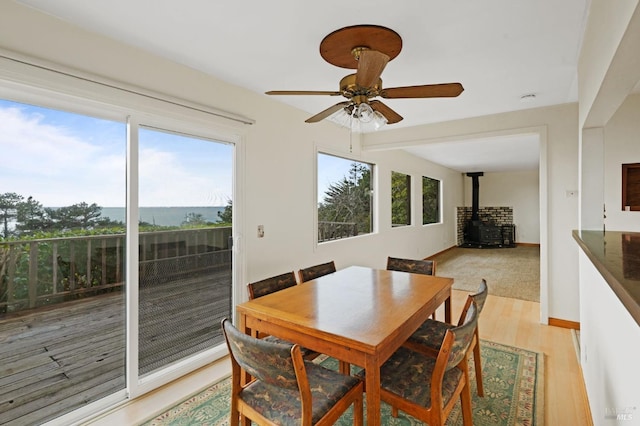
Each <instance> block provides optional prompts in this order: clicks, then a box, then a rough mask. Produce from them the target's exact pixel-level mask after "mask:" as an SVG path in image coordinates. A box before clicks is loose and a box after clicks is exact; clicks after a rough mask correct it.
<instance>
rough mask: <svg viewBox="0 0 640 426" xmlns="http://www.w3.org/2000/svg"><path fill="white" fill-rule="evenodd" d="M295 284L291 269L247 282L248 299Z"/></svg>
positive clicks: (294, 276)
mask: <svg viewBox="0 0 640 426" xmlns="http://www.w3.org/2000/svg"><path fill="white" fill-rule="evenodd" d="M296 284H297V281H296V274H295V273H294V272H293V271H291V272H287V273H286V274H281V275H277V276H275V277H271V278H266V279H264V280H261V281H256V282H253V283H249V284H247V288H248V289H249V299H251V300H253V299H255V298H257V297H262V296H266V295H267V294H271V293H275V292H276V291H280V290H284V289H285V288H289V287H293V286H295V285H296Z"/></svg>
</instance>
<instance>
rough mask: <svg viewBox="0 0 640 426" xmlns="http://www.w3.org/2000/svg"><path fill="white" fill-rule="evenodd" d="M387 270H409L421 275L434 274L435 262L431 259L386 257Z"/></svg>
mask: <svg viewBox="0 0 640 426" xmlns="http://www.w3.org/2000/svg"><path fill="white" fill-rule="evenodd" d="M387 270H389V271H400V272H411V273H414V274H422V275H435V274H436V263H435V261H433V260H419V259H401V258H398V257H388V258H387Z"/></svg>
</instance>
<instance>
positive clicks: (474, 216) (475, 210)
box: [467, 172, 484, 220]
mask: <svg viewBox="0 0 640 426" xmlns="http://www.w3.org/2000/svg"><path fill="white" fill-rule="evenodd" d="M467 176H469V177H470V178H471V184H472V186H473V192H472V193H471V220H480V214H479V211H480V182H479V179H478V178H479V177H480V176H484V172H474V173H467Z"/></svg>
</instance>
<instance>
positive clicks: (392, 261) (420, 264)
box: [387, 256, 436, 320]
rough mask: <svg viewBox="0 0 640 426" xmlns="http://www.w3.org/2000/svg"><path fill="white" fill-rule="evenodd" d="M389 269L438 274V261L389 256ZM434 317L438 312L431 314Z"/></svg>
mask: <svg viewBox="0 0 640 426" xmlns="http://www.w3.org/2000/svg"><path fill="white" fill-rule="evenodd" d="M387 270H388V271H400V272H411V273H412V274H422V275H435V274H436V261H435V260H420V259H403V258H400V257H391V256H389V257H387ZM431 318H432V319H434V320H435V319H436V313H435V312H434V313H433V314H431Z"/></svg>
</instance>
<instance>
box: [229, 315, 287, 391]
mask: <svg viewBox="0 0 640 426" xmlns="http://www.w3.org/2000/svg"><path fill="white" fill-rule="evenodd" d="M222 328H223V332H224V335H225V338H226V339H227V345H228V346H229V352H230V353H231V356H232V357H233V359H234V360H235V361H236V362H237V363H238V365H240V367H241V368H242V369H243V370H245V371H246V372H247V373H249V374H250V375H251V376H253V377H255V378H257V379H258V380H261V381H262V382H263V383H266V384H269V385H273V386H277V387H281V388H287V389H298V380H297V378H296V372H295V369H294V366H293V358H292V356H291V348H292V346H293V345H287V344H283V343H274V342H266V341H264V340H262V339H256V338H255V337H252V336H249V335H246V334H244V333H241V332H240V330H238V329H237V328H235V327H234V326H233V324H231V321H229V320H228V319H225V320H224V321H223V322H222Z"/></svg>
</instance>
